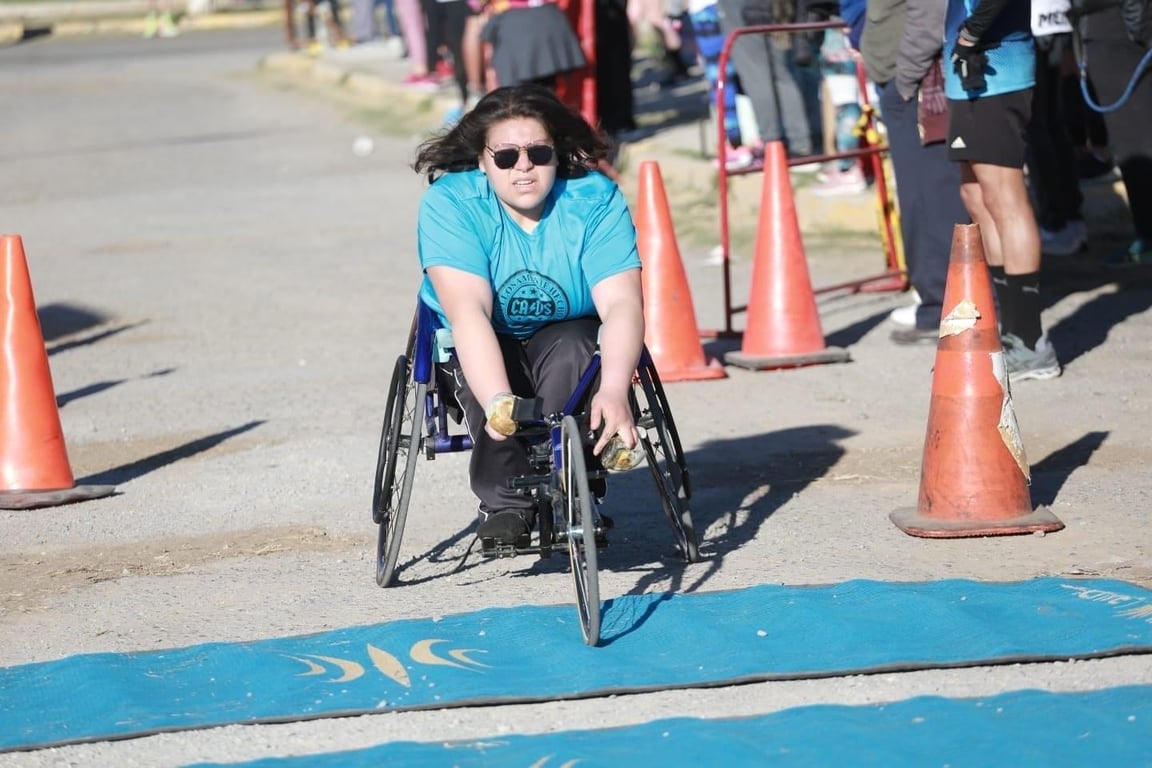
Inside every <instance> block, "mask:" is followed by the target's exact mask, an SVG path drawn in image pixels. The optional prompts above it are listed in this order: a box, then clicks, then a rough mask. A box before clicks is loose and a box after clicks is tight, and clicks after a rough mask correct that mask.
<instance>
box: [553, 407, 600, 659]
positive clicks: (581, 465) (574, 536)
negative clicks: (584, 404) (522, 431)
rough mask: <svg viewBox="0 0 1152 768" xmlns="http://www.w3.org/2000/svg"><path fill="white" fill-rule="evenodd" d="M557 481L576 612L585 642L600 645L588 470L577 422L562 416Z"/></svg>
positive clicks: (594, 519)
mask: <svg viewBox="0 0 1152 768" xmlns="http://www.w3.org/2000/svg"><path fill="white" fill-rule="evenodd" d="M560 439H561V441H562V442H561V453H560V455H561V461H562V462H563V468H562V469H563V475H562V477H561V478H560V489H561V494H560V495H561V497H562V498H563V504H564V518H565V523H566V524H567V528H568V536H567V538H568V555H569V557H570V558H571V560H572V579H573V581H574V582H575V584H576V608H577V610H579V612H580V629H581V631H582V632H583V633H584V642H585V643H587V644H588V645H596V644H597V643H598V642H600V580H599V579H600V577H599V573H598V571H597V569H596V518H595V514H594V513H593V511H592V492H591V491H589V490H588V469H587V465H586V464H585V462H584V441H583V437H582V434H581V432H580V428H579V427H578V426H577V424H576V419H575V418H573V417H572V416H565V417H564V421H563V422H562V423H561V424H560Z"/></svg>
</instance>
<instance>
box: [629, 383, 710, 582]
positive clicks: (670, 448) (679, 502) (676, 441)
mask: <svg viewBox="0 0 1152 768" xmlns="http://www.w3.org/2000/svg"><path fill="white" fill-rule="evenodd" d="M638 373H639V380H640V382H639V385H638V386H637V387H634V388H633V392H634V394H635V396H636V400H637V414H638V415H637V418H636V428H637V431H638V432H639V433H640V443H641V445H643V446H644V453H645V455H646V456H647V458H648V468H649V469H650V470H651V471H652V478H653V479H654V480H655V481H656V490H657V492H658V493H659V494H660V505H661V506H662V507H663V508H664V516H665V517H667V518H668V522H669V524H671V526H672V532H673V534H674V535H675V537H676V546H677V547H678V548H679V549H680V554H682V555H683V556H684V559H685V560H686V561H687V562H689V563H695V562H697V561H698V560H699V559H700V547H699V544H698V542H697V540H696V528H695V527H694V526H693V525H692V512H691V510H690V509H689V505H688V501H689V499H690V498H691V496H692V490H691V487H690V486H689V483H688V464H687V462H686V461H685V460H684V449H683V448H681V446H680V435H679V434H678V433H677V432H676V424H675V422H673V421H672V411H671V410H669V408H668V398H667V397H665V395H664V386H663V385H662V384H661V383H660V376H659V374H658V373H657V372H656V366H654V365H652V364H651V363H647V364H641V366H640V368H639V369H638Z"/></svg>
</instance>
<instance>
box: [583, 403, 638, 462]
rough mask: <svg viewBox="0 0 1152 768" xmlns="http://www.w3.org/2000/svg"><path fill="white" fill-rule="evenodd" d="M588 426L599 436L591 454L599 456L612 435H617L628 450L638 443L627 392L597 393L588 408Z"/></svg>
mask: <svg viewBox="0 0 1152 768" xmlns="http://www.w3.org/2000/svg"><path fill="white" fill-rule="evenodd" d="M589 409H590V414H589V416H590V419H589V424H588V426H589V427H591V429H592V432H593V433H594V434H596V435H598V436H599V439H597V441H596V445H595V446H593V448H592V453H594V454H595V455H597V456H599V455H600V452H601V451H603V450H604V446H606V445H607V444H608V441H609V440H611V439H612V437H613V436H614V435H619V436H620V438H621V439H622V440H623V441H624V445H625V446H627V447H628V448H635V447H636V443H637V441H638V439H639V438H638V436H637V434H636V424H635V423H634V422H633V421H632V407H631V405H630V404H629V402H628V394H627V391H625V392H624V394H622V395H613V394H609V393H605V392H602V391H601V392H597V393H596V394H595V395H594V396H593V397H592V402H591V404H590V406H589Z"/></svg>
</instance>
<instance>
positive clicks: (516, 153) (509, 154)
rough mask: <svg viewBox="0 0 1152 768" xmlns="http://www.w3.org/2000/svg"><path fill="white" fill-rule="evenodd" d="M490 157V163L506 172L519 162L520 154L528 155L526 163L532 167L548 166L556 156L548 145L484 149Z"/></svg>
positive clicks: (554, 151)
mask: <svg viewBox="0 0 1152 768" xmlns="http://www.w3.org/2000/svg"><path fill="white" fill-rule="evenodd" d="M484 149H486V150H488V152H489V153H490V154H491V155H492V162H493V163H495V164H496V167H497V168H499V169H500V170H502V171H506V170H508V169H509V168H511V167H512V166H514V165H516V163H517V162H518V161H519V160H520V153H521V152H524V153H526V154H527V155H528V162H530V163H532V165H548V164H549V163H551V162H552V158H553V157H555V156H556V150H555V149H554V148H553V147H552V146H551V145H550V144H529V145H528V146H526V147H504V148H503V149H492V148H491V147H484Z"/></svg>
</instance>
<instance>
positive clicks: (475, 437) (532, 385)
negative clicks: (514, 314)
mask: <svg viewBox="0 0 1152 768" xmlns="http://www.w3.org/2000/svg"><path fill="white" fill-rule="evenodd" d="M599 331H600V318H598V317H584V318H580V319H577V320H567V321H565V322H561V323H553V324H552V325H546V326H544V327H543V328H541V329H540V330H539V331H537V332H536V335H534V336H532V337H531V338H529V339H515V338H512V337H511V336H497V339H498V340H499V342H500V350H501V351H502V352H503V353H504V369H505V370H506V371H508V383H509V384H510V385H511V386H512V394H514V395H517V396H519V397H539V398H540V399H541V400H542V401H543V407H544V413H556V412H557V411H560V410H562V409H563V408H564V406H565V405H566V404H567V402H568V398H569V397H571V396H572V393H573V391H575V389H576V385H577V384H578V383H579V382H580V376H581V375H582V374H583V373H584V370H585V369H586V368H587V367H588V363H589V361H591V359H592V354H593V353H594V352H595V351H596V337H597V334H598V333H599ZM446 369H447V370H448V372H449V374H450V376H451V379H452V382H453V386H454V388H455V396H456V399H457V400H458V401H459V402H460V405H461V406H462V407H463V408H464V421H465V426H466V427H467V429H468V434H469V435H471V437H472V446H473V447H472V456H471V457H470V462H469V465H468V476H469V479H470V481H471V485H472V492H473V493H474V494H476V496H477V498H479V499H480V506H481V508H482V509H484V510H486V511H496V510H499V509H510V508H512V509H525V508H531V506H532V502H531V500H530V499H529V497H528V496H526V495H525V494H523V493H519V492H518V491H514V490H512V489H510V488H509V487H508V479H509V478H512V477H517V476H520V475H526V474H528V471H529V467H528V453H527V451H526V449H525V445H524V442H523V441H522V440H520V439H518V438H515V437H510V438H508V439H506V440H493V439H492V438H491V437H489V436H488V433H487V432H486V431H484V423H485V416H484V406H485V405H486V404H485V403H480V402H478V401H477V400H476V397H475V396H474V395H473V394H472V390H471V389H469V388H468V383H467V382H466V381H465V380H464V375H463V373H462V372H461V371H460V366H459V363H458V362H457V361H456V359H455V358H453V359H452V361H451V362H450V363H448V364H447V365H446ZM593 391H594V390H593Z"/></svg>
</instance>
